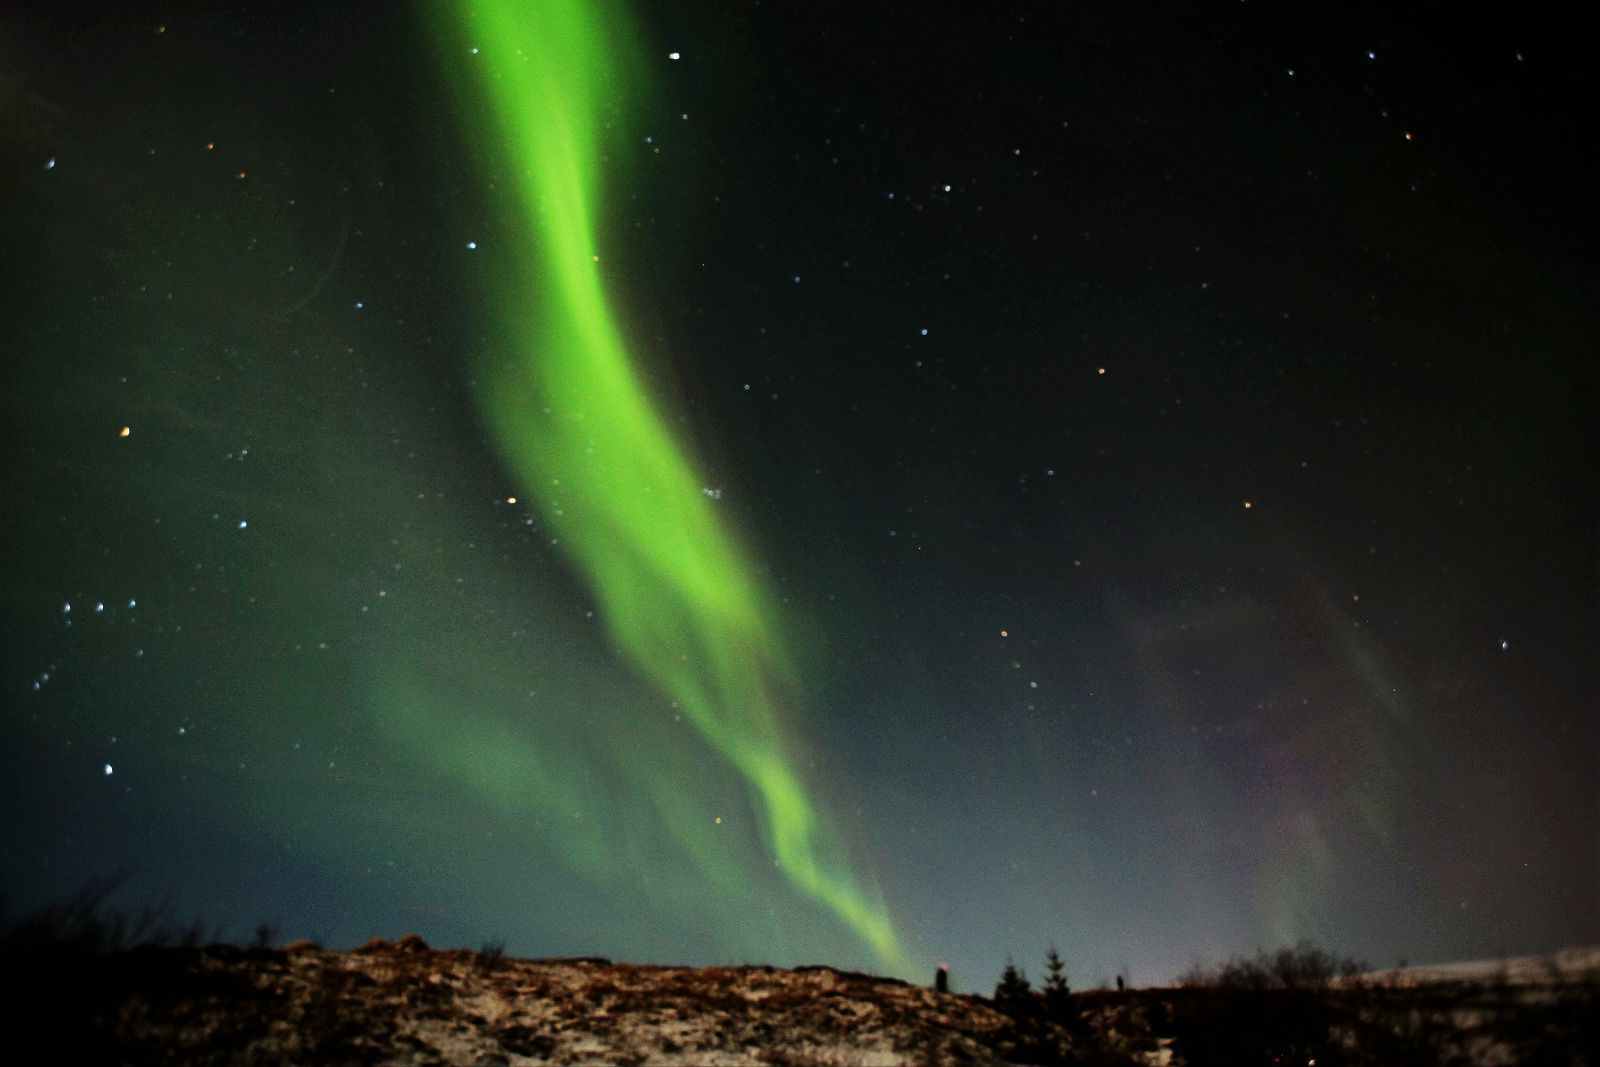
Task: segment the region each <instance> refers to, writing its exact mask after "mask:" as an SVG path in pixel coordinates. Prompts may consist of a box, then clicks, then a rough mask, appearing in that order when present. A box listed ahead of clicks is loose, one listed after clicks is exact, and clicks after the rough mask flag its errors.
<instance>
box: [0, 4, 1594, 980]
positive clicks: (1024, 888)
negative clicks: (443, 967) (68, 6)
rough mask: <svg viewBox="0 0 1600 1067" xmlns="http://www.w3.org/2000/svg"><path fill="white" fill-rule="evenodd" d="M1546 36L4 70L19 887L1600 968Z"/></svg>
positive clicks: (672, 42)
mask: <svg viewBox="0 0 1600 1067" xmlns="http://www.w3.org/2000/svg"><path fill="white" fill-rule="evenodd" d="M1507 18H1508V19H1509V22H1505V23H1503V24H1498V25H1496V26H1493V27H1488V26H1452V27H1448V28H1443V29H1442V28H1440V27H1438V26H1434V25H1431V24H1426V23H1424V22H1423V21H1421V20H1420V17H1418V18H1416V19H1413V18H1412V17H1411V16H1409V15H1406V14H1404V13H1399V14H1397V13H1394V12H1392V11H1388V10H1386V9H1385V8H1383V7H1381V6H1379V5H1372V6H1371V7H1357V8H1351V9H1342V10H1341V12H1340V13H1338V14H1337V15H1334V14H1327V13H1323V14H1317V13H1310V12H1304V11H1297V10H1287V9H1278V8H1274V7H1272V6H1271V5H1266V4H1258V3H1250V4H1237V3H1234V4H1227V5H1215V6H1212V7H1208V6H1204V5H1202V6H1201V7H1198V8H1196V7H1192V6H1184V7H1181V8H1180V7H1176V6H1174V7H1170V8H1169V7H1163V6H1160V5H1153V6H1150V7H1126V6H1116V7H1115V9H1110V8H1104V5H1102V9H1101V10H1079V9H1073V8H1069V7H1063V6H1062V5H1060V4H1054V3H1049V4H1047V3H1031V2H1030V3H1024V4H1022V5H1021V6H1014V7H1007V8H1004V9H1002V8H992V9H991V8H988V7H981V9H978V10H965V9H963V10H960V11H950V12H944V11H933V10H929V9H927V8H926V7H919V8H915V9H912V8H906V7H896V6H893V5H886V6H882V7H866V6H858V7H856V8H852V9H849V10H843V9H841V10H838V11H820V10H818V9H816V8H815V7H807V6H794V5H773V4H770V3H762V4H755V3H748V4H746V3H736V4H700V3H697V2H690V0H670V2H666V3H661V4H648V5H646V4H633V5H631V6H629V5H622V4H618V3H610V2H605V3H602V2H599V0H596V2H594V3H581V2H578V0H540V2H539V3H515V2H509V0H505V2H492V0H473V2H471V3H464V4H441V3H409V2H407V3H396V4H379V3H350V4H331V5H326V4H325V5H311V4H300V3H289V4H279V5H254V4H246V5H243V6H242V7H236V8H230V9H228V10H227V11H220V10H219V11H216V12H211V13H206V14H203V15H202V14H196V13H193V12H174V11H172V10H170V9H168V8H163V7H161V6H160V5H155V4H148V3H143V2H136V3H133V4H130V5H124V6H119V7H118V8H117V10H115V11H104V12H97V11H90V10H88V9H85V10H81V11H63V10H55V9H51V8H47V7H45V6H44V5H37V6H36V8H35V9H29V8H28V7H27V6H26V5H24V7H23V8H22V9H16V10H8V11H7V12H6V13H4V14H0V31H3V32H0V69H3V70H4V71H5V74H4V78H3V80H0V120H3V122H4V132H5V136H4V137H3V138H0V143H3V145H4V147H3V149H0V151H3V153H4V155H3V160H4V169H3V170H0V174H3V175H4V178H3V184H0V194H3V196H4V198H5V203H6V212H5V214H4V217H3V222H0V226H3V229H0V256H4V257H5V260H6V262H7V265H8V266H9V267H10V270H9V271H8V274H7V277H8V279H9V281H8V283H7V293H8V295H7V305H6V312H7V313H6V315H5V316H3V317H0V352H3V353H4V354H5V374H6V379H5V388H4V390H3V398H4V399H3V403H4V405H5V407H4V427H5V438H4V441H5V457H6V468H5V469H6V471H7V474H8V502H7V506H6V507H5V508H4V509H3V510H4V520H3V523H0V532H3V537H4V541H3V545H4V553H5V555H4V559H5V572H4V580H3V583H0V588H3V590H4V600H3V604H4V611H5V633H6V637H7V639H6V642H5V644H4V651H3V654H0V662H3V665H4V672H3V674H0V686H3V689H4V693H5V710H4V720H3V721H4V730H5V733H4V735H3V740H0V753H3V760H4V762H3V763H0V781H3V783H4V786H3V788H4V791H5V792H4V796H5V801H4V804H5V811H6V815H7V817H6V819H5V823H4V825H5V834H4V837H3V838H0V855H3V856H4V857H5V860H4V883H3V886H0V888H3V891H4V895H5V897H6V898H7V900H8V901H9V903H10V904H11V905H12V906H13V907H14V908H15V907H27V906H31V905H33V904H36V903H38V902H41V901H45V900H50V899H59V898H61V897H63V896H65V895H68V894H70V893H71V892H72V891H73V890H75V889H76V888H78V887H79V886H81V885H82V884H83V883H84V882H85V881H86V880H87V879H88V878H90V877H92V876H95V875H102V874H105V873H107V872H110V871H114V870H117V869H119V868H126V869H127V870H129V871H130V876H129V880H128V884H127V886H126V889H125V890H124V895H125V900H126V902H127V903H128V905H129V906H130V907H137V906H138V905H139V904H140V903H142V902H146V901H151V900H160V899H162V898H164V897H170V899H171V901H172V906H173V908H174V910H175V912H176V913H177V914H178V915H179V916H180V917H182V918H188V917H190V916H199V917H201V918H204V919H206V920H208V921H211V922H214V923H217V924H219V925H221V926H222V927H223V928H224V930H225V931H226V932H228V933H229V934H230V935H232V936H248V934H249V932H250V930H252V929H253V928H254V926H255V924H257V923H259V922H267V923H275V924H277V925H278V926H279V927H280V929H281V932H282V936H284V937H286V938H288V937H301V936H305V937H315V938H320V939H322V940H324V941H326V942H327V943H329V944H332V945H350V944H355V943H359V942H361V941H364V940H365V939H366V938H368V937H370V936H373V935H375V934H381V935H384V936H388V937H395V936H398V935H399V934H401V933H403V932H406V931H408V930H415V931H417V932H418V933H420V934H422V935H423V936H424V937H425V938H426V939H427V940H428V941H429V942H430V943H432V944H435V945H450V944H462V945H468V946H472V947H476V946H477V945H478V944H480V943H482V942H485V941H490V940H497V939H498V940H503V941H504V942H505V944H506V949H507V951H508V952H511V953H515V954H519V955H529V956H540V955H563V954H565V955H588V954H596V955H603V956H608V957H611V958H614V959H618V960H633V961H637V962H669V963H690V964H702V963H718V962H760V963H772V964H777V965H794V964H801V963H812V962H825V963H830V964H834V965H837V966H841V967H850V968H860V969H866V970H873V971H881V972H886V973H894V974H897V975H900V976H902V977H905V978H908V979H911V980H915V981H921V982H925V981H927V980H928V979H929V977H930V976H931V974H932V969H933V967H934V965H935V964H936V963H939V962H948V963H949V964H950V965H951V968H952V973H953V975H954V979H955V985H956V988H957V989H960V990H985V989H987V988H988V987H989V986H990V985H991V984H992V982H993V980H994V978H995V976H996V974H997V973H998V971H999V968H1000V966H1001V965H1002V964H1003V962H1004V960H1005V958H1006V957H1007V956H1008V955H1009V956H1012V957H1014V958H1015V959H1016V960H1017V961H1018V962H1019V963H1022V964H1024V965H1025V966H1026V967H1027V968H1028V969H1029V971H1030V973H1035V972H1036V971H1037V968H1038V966H1039V962H1038V961H1039V958H1040V957H1041V955H1042V953H1043V950H1044V948H1045V947H1046V946H1047V945H1049V944H1051V943H1054V944H1056V945H1058V946H1059V947H1060V949H1061V951H1062V954H1063V955H1064V956H1065V958H1066V960H1067V964H1068V969H1069V974H1070V977H1071V978H1072V980H1073V982H1074V984H1075V985H1087V984H1092V983H1094V982H1095V981H1099V980H1107V979H1109V978H1110V976H1112V975H1115V974H1117V973H1122V972H1128V973H1130V975H1131V977H1132V979H1133V980H1134V981H1135V982H1150V981H1159V980H1162V979H1165V978H1167V977H1170V976H1172V975H1173V974H1175V973H1177V972H1178V971H1179V970H1181V969H1182V968H1183V967H1184V966H1185V965H1187V964H1188V963H1189V962H1190V961H1191V960H1193V959H1195V958H1215V957H1217V956H1219V955H1222V954H1225V953H1230V952H1253V951H1254V950H1255V949H1256V948H1257V947H1258V946H1268V945H1275V944H1278V943H1282V942H1285V941H1294V940H1297V939H1298V938H1301V937H1312V938H1316V939H1317V940H1319V941H1321V942H1323V943H1324V944H1326V945H1327V946H1329V947H1330V948H1332V949H1334V950H1336V951H1338V952H1341V953H1346V954H1350V955H1355V956H1362V957H1366V958H1368V959H1370V960H1372V961H1373V962H1375V963H1382V964H1392V963H1393V962H1394V961H1395V960H1396V959H1398V958H1401V957H1405V958H1408V959H1410V960H1411V961H1413V962H1418V963H1420V962H1425V961H1432V960H1446V959H1460V958H1482V957H1488V956H1493V955H1495V954H1496V953H1501V952H1504V953H1509V954H1519V953H1524V952H1538V951H1546V950H1549V949H1553V948H1557V947H1561V946H1563V945H1570V944H1579V943H1593V942H1596V941H1600V914H1597V912H1596V905H1595V902H1596V900H1600V854H1597V850H1596V841H1597V840H1600V791H1597V786H1596V781H1597V779H1596V766H1597V762H1596V753H1597V751H1600V738H1597V734H1596V730H1597V725H1596V718H1595V714H1594V712H1595V708H1596V706H1597V703H1600V702H1597V699H1596V698H1597V695H1600V694H1597V679H1596V672H1595V667H1594V665H1593V664H1594V661H1595V657H1594V656H1593V650H1594V647H1595V644H1596V641H1597V638H1600V621H1597V605H1600V586H1597V578H1596V559H1597V555H1596V525H1597V520H1596V513H1597V506H1596V488H1595V487H1596V479H1595V477H1594V456H1595V455H1596V454H1600V447H1597V446H1600V433H1597V430H1596V421H1595V413H1594V412H1595V406H1594V404H1593V398H1594V396H1595V395H1596V381H1595V369H1594V363H1593V361H1592V359H1590V357H1589V350H1590V349H1591V348H1592V339H1593V337H1594V336H1595V329H1594V327H1595V325H1596V324H1595V321H1594V318H1595V315H1594V310H1593V309H1594V307H1595V306H1596V305H1595V302H1594V301H1593V299H1592V296H1593V288H1594V270H1593V261H1592V250H1593V247H1594V241H1593V237H1594V233H1593V230H1594V227H1593V220H1592V209H1591V208H1590V207H1589V206H1588V191H1589V188H1590V185H1591V184H1592V178H1593V177H1594V175H1593V168H1592V166H1591V165H1589V164H1587V163H1585V162H1582V161H1581V159H1580V155H1579V153H1578V152H1577V148H1576V146H1577V145H1579V144H1580V143H1581V142H1582V138H1581V137H1579V136H1577V133H1576V130H1577V119H1576V118H1575V117H1574V116H1575V114H1576V111H1575V105H1574V104H1573V100H1574V99H1576V78H1577V75H1576V74H1575V73H1574V72H1575V71H1578V70H1581V65H1579V64H1576V63H1574V62H1570V60H1572V59H1573V57H1572V56H1571V55H1570V54H1569V51H1568V49H1570V48H1572V47H1574V46H1569V45H1566V44H1564V43H1563V42H1562V41H1561V40H1560V38H1561V36H1562V35H1561V34H1560V33H1559V32H1557V29H1556V28H1553V27H1550V26H1547V25H1544V24H1542V23H1541V22H1540V21H1539V19H1538V16H1537V13H1534V12H1516V13H1512V14H1510V15H1508V16H1507ZM124 428H126V433H124Z"/></svg>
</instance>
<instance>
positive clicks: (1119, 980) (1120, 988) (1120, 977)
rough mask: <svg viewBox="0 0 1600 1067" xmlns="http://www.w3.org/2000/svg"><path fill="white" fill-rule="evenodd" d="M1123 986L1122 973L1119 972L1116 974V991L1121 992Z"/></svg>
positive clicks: (1124, 984)
mask: <svg viewBox="0 0 1600 1067" xmlns="http://www.w3.org/2000/svg"><path fill="white" fill-rule="evenodd" d="M1124 988H1126V983H1125V982H1123V980H1122V975H1120V974H1119V975H1117V992H1119V993H1120V992H1122V990H1123V989H1124Z"/></svg>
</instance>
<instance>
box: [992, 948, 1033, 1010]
mask: <svg viewBox="0 0 1600 1067" xmlns="http://www.w3.org/2000/svg"><path fill="white" fill-rule="evenodd" d="M1031 989H1032V987H1031V986H1030V985H1029V984H1028V975H1027V973H1026V972H1025V971H1022V970H1019V969H1018V968H1017V965H1016V964H1015V963H1012V962H1011V957H1010V956H1007V957H1006V969H1005V970H1004V971H1002V972H1000V981H999V983H998V984H997V985H996V986H995V987H994V999H995V1000H997V1001H1001V1002H1005V1003H1016V1002H1018V1001H1021V1000H1024V999H1026V998H1027V996H1028V993H1029V992H1030V991H1031Z"/></svg>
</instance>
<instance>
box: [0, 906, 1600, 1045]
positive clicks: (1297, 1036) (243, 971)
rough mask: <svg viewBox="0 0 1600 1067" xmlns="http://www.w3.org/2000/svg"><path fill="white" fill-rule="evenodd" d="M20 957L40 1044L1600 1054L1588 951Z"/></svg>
mask: <svg viewBox="0 0 1600 1067" xmlns="http://www.w3.org/2000/svg"><path fill="white" fill-rule="evenodd" d="M1584 960H1585V961H1586V960H1587V957H1585V958H1584ZM5 966H6V969H7V971H9V972H10V973H9V974H8V976H7V977H8V982H7V985H8V986H9V987H10V988H11V989H12V992H11V993H10V994H8V998H7V1002H6V1015H7V1018H6V1020H5V1021H6V1023H7V1024H8V1030H9V1031H10V1033H11V1034H12V1035H14V1036H13V1040H14V1041H15V1040H16V1037H15V1035H19V1034H28V1035H30V1036H31V1037H32V1038H34V1039H37V1041H38V1044H37V1046H36V1047H37V1048H39V1049H40V1050H41V1055H38V1056H34V1057H31V1058H30V1062H61V1063H107V1064H111V1063H133V1064H144V1063H151V1064H155V1063H205V1064H290V1063H293V1064H319V1063H329V1064H331V1063H353V1064H379V1063H384V1064H388V1063H396V1064H423V1063H461V1064H544V1063H627V1064H643V1063H655V1064H745V1063H764V1064H928V1063H961V1064H998V1063H1086V1064H1174V1065H1176V1064H1230V1065H1240V1064H1269V1063H1296V1064H1308V1063H1310V1062H1313V1061H1314V1062H1315V1063H1316V1064H1318V1065H1322V1067H1326V1065H1329V1064H1374V1065H1376V1064H1383V1065H1406V1064H1458V1063H1460V1064H1465V1063H1471V1064H1562V1065H1567V1064H1593V1065H1596V1067H1600V1036H1597V1034H1600V1024H1597V1022H1596V1020H1597V1019H1600V993H1597V988H1596V984H1595V982H1594V980H1593V978H1594V975H1593V971H1592V969H1585V968H1587V967H1588V964H1587V962H1584V966H1583V967H1580V968H1577V969H1574V968H1573V967H1571V966H1569V967H1567V968H1565V969H1563V967H1562V966H1560V965H1559V964H1558V963H1557V962H1555V961H1554V960H1552V961H1551V962H1550V963H1549V964H1548V966H1545V967H1536V968H1525V969H1523V970H1519V971H1516V972H1513V971H1511V970H1508V969H1507V968H1505V967H1500V968H1499V969H1498V971H1490V972H1488V973H1481V972H1477V971H1463V972H1459V973H1453V974H1452V973H1448V972H1447V973H1446V974H1444V975H1443V976H1439V975H1430V974H1427V973H1425V972H1414V973H1412V972H1406V973H1405V975H1404V976H1403V977H1401V976H1382V977H1379V978H1369V979H1367V980H1353V981H1345V982H1334V983H1332V984H1329V985H1326V986H1322V987H1319V988H1315V989H1261V990H1249V989H1219V988H1180V989H1142V990H1128V991H1127V992H1110V991H1094V992H1087V993H1073V994H1068V995H1066V996H1056V997H1054V998H1052V999H1050V1000H1047V999H1045V998H1044V997H1042V996H1040V995H1039V994H1037V993H1029V994H1025V995H1023V996H1020V997H1014V998H1011V999H1007V1000H1002V1001H999V1002H997V1001H994V1000H991V999H990V998H987V997H981V996H976V995H970V994H965V995H958V994H948V993H936V992H934V991H932V990H930V989H924V988H919V987H917V986H911V985H907V984H905V983H903V982H899V981H895V980H893V979H884V978H874V977H870V976H866V975H860V974H851V973H845V972H841V971H836V970H833V969H831V968H827V967H809V968H798V969H796V970H779V969H776V968H772V967H710V968H703V969H689V968H682V967H654V966H633V965H627V964H612V963H609V962H607V961H604V960H515V959H504V958H500V957H498V956H497V955H494V954H482V953H476V952H470V951H464V950H456V951H435V950H432V949H430V948H428V947H427V946H426V945H424V944H423V943H422V941H421V940H420V939H418V938H416V937H414V936H408V937H405V938H401V939H400V940H399V941H398V942H395V943H389V942H386V941H382V940H377V941H374V942H372V943H370V944H369V945H367V946H365V947H363V948H361V949H357V950H354V951H350V952H334V951H328V950H324V949H321V948H318V947H316V946H314V945H310V944H307V943H297V944H295V945H291V946H289V947H288V948H284V949H276V948H249V949H246V948H238V947H235V946H229V945H212V946H209V947H189V948H185V947H144V948H134V949H129V950H126V951H120V952H112V953H101V954H92V955H77V954H73V953H70V952H55V953H52V954H49V955H38V954H26V955H19V954H8V955H7V957H6V959H5ZM29 1043H30V1044H33V1041H30V1042H29Z"/></svg>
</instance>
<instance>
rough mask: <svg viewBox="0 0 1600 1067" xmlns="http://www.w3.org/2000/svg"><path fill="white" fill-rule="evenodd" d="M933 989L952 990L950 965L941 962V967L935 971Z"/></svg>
mask: <svg viewBox="0 0 1600 1067" xmlns="http://www.w3.org/2000/svg"><path fill="white" fill-rule="evenodd" d="M933 991H934V992H935V993H948V992H950V965H949V964H948V963H941V964H939V969H938V970H937V971H934V972H933Z"/></svg>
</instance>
